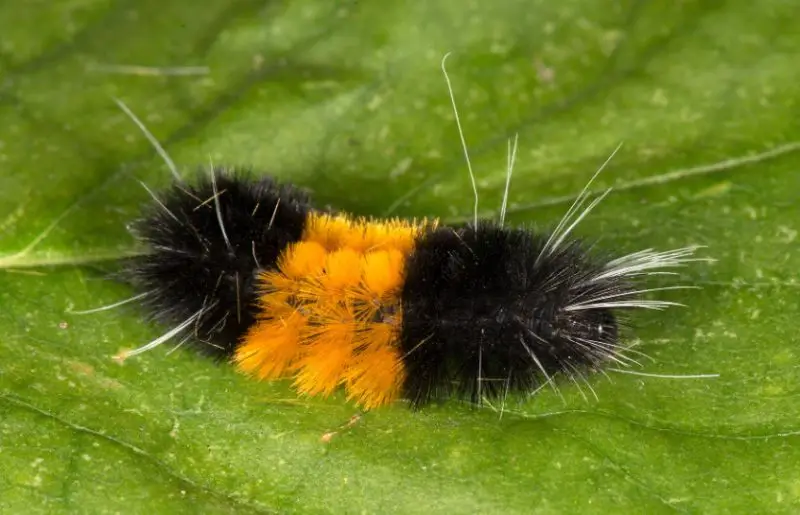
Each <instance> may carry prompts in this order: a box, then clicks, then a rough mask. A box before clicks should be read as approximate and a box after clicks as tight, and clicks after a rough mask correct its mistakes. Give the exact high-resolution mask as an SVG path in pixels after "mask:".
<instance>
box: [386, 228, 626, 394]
mask: <svg viewBox="0 0 800 515" xmlns="http://www.w3.org/2000/svg"><path fill="white" fill-rule="evenodd" d="M612 264H613V262H612ZM608 272H609V268H608V264H606V263H602V262H598V261H597V260H596V259H592V257H591V256H590V255H589V253H588V250H587V248H586V247H585V246H584V245H583V244H581V243H580V242H578V241H574V240H573V241H570V242H554V241H553V239H552V238H550V235H549V234H541V235H540V234H534V233H532V232H531V231H529V230H525V229H519V228H517V229H514V228H503V227H501V226H499V225H497V224H492V223H481V224H479V225H478V226H477V228H476V227H474V226H470V227H463V228H459V229H452V228H439V229H436V230H433V231H430V232H428V233H427V234H425V235H423V236H422V237H421V238H420V240H419V241H418V243H417V245H416V246H415V250H414V252H413V254H412V255H411V256H410V258H409V260H408V262H407V265H406V279H405V283H404V287H403V292H402V303H403V329H402V334H401V346H402V348H401V352H402V353H404V355H405V359H404V363H405V366H406V369H407V376H408V379H407V380H406V395H407V396H408V397H409V398H410V399H411V401H412V402H413V403H414V404H421V403H424V402H426V401H427V400H429V399H430V398H431V397H434V398H435V397H439V396H440V395H445V394H448V393H450V392H444V391H438V390H437V389H441V388H443V386H442V385H453V387H452V389H455V390H457V391H458V392H459V393H461V394H466V395H467V396H468V397H470V398H472V399H473V400H479V397H480V396H481V395H482V394H488V395H492V394H497V393H498V392H503V391H504V390H506V389H507V388H509V387H510V388H511V389H522V390H526V389H534V388H536V387H537V385H540V384H542V383H543V382H545V381H548V380H550V378H551V377H552V376H553V375H555V374H557V373H559V372H567V373H578V372H579V371H583V370H586V369H592V368H595V367H596V366H597V365H598V364H600V363H601V362H603V361H605V360H607V359H613V358H615V357H616V354H617V352H618V350H619V347H618V334H617V333H618V323H617V318H616V317H615V315H614V313H613V312H612V309H611V308H612V307H613V306H614V302H610V301H609V299H611V298H614V299H617V298H619V297H623V298H624V297H625V296H626V295H628V294H629V293H631V292H634V290H633V287H632V284H631V283H630V281H628V280H627V279H626V278H625V276H624V274H623V275H614V274H613V273H612V274H609V273H608ZM444 388H445V389H449V388H448V387H447V386H444Z"/></svg>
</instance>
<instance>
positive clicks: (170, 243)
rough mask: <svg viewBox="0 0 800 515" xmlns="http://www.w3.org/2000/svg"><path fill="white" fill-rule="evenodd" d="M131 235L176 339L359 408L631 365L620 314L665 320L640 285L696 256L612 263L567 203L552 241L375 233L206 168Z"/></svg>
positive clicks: (368, 224) (246, 176)
mask: <svg viewBox="0 0 800 515" xmlns="http://www.w3.org/2000/svg"><path fill="white" fill-rule="evenodd" d="M153 197H154V200H155V201H154V202H153V203H152V204H151V205H150V206H149V207H148V208H147V210H146V212H145V214H144V216H143V217H142V218H141V219H139V220H138V221H136V222H135V223H134V224H133V225H132V230H133V232H134V234H135V235H136V236H137V237H138V238H139V239H140V240H141V241H142V242H143V243H144V244H145V246H146V247H147V249H148V250H147V252H146V253H144V254H143V255H140V256H138V257H135V258H132V259H131V260H129V261H128V262H127V264H126V267H125V273H126V275H127V277H128V278H129V279H130V280H131V281H132V283H133V284H134V285H135V286H136V288H137V289H138V290H140V292H141V293H140V295H138V296H137V298H141V300H142V302H143V303H144V305H145V306H146V307H147V308H148V310H149V312H150V314H151V315H152V317H154V318H155V319H157V320H159V321H161V322H163V323H165V324H167V325H169V326H171V327H172V329H171V330H170V331H169V332H168V333H166V334H165V335H164V336H162V337H161V338H158V339H157V340H154V341H153V342H151V343H150V344H148V345H145V346H143V347H140V348H139V349H136V350H134V351H130V352H128V353H127V354H126V355H132V354H136V353H139V352H142V351H144V350H147V349H149V348H152V347H155V346H156V345H159V344H160V343H162V342H164V341H166V340H169V339H173V338H176V339H183V340H191V341H194V342H197V343H199V348H200V349H201V350H203V351H205V352H208V353H210V354H213V355H217V356H220V357H224V358H230V359H231V360H232V361H233V362H234V363H235V365H236V366H237V367H238V368H239V369H240V370H242V371H243V372H246V373H249V374H251V375H253V376H254V377H257V378H259V379H278V378H291V379H292V380H293V382H294V386H295V388H296V389H297V390H298V391H300V392H302V393H305V394H311V395H315V394H321V395H327V394H330V393H331V392H333V391H334V390H335V389H337V388H339V387H344V389H345V390H346V392H347V394H348V397H349V398H350V399H352V400H354V401H355V402H356V403H358V404H359V405H361V406H362V407H364V408H367V409H370V408H375V407H377V406H381V405H384V404H387V403H390V402H392V401H394V400H396V399H398V398H405V399H408V400H409V401H410V402H411V404H412V405H413V406H415V407H417V406H420V405H423V404H425V403H427V402H429V401H430V400H432V399H437V398H442V397H446V396H450V395H453V394H456V395H460V396H464V397H466V398H469V399H471V400H472V401H478V402H479V401H480V400H481V399H482V398H484V397H495V396H499V395H501V394H504V392H508V391H532V390H535V389H536V388H538V387H539V386H541V385H543V384H545V383H547V382H551V381H553V380H554V378H555V376H557V375H559V374H566V375H568V376H570V377H573V378H574V377H576V376H577V377H583V376H584V374H585V373H586V372H591V371H593V370H596V369H598V367H600V366H601V365H602V364H604V363H606V362H609V361H613V362H616V363H618V364H621V365H626V364H628V363H629V361H630V358H629V357H628V356H627V355H626V353H625V350H626V349H625V347H624V346H623V345H622V344H621V343H620V338H619V332H620V328H621V326H622V321H621V320H622V319H621V318H620V313H622V312H624V311H626V310H631V309H640V308H645V309H662V308H664V307H667V306H669V305H672V304H674V303H672V302H667V301H661V300H647V299H644V298H643V296H644V295H645V294H646V292H649V291H653V290H656V289H661V288H654V289H650V290H645V289H642V288H641V287H640V282H641V280H642V279H643V278H645V277H646V276H647V275H649V274H651V273H664V272H663V270H664V269H667V268H674V267H680V266H683V265H684V264H685V263H686V262H688V261H691V260H692V255H693V253H694V251H695V249H696V248H695V247H686V248H681V249H676V250H672V251H667V252H655V251H652V250H644V251H641V252H637V253H633V254H629V255H625V256H622V257H618V258H614V259H608V258H603V257H601V256H600V255H598V254H596V253H594V252H593V251H592V250H591V249H590V248H589V246H588V245H587V244H585V243H583V242H582V241H580V240H578V239H574V238H572V237H570V233H571V231H572V229H573V228H574V227H575V225H576V224H577V223H578V222H579V221H580V220H581V219H582V218H583V216H584V215H585V214H586V213H588V212H589V211H590V210H591V209H592V208H593V207H594V206H595V205H596V204H597V202H598V201H599V200H600V199H599V198H597V199H595V200H594V201H593V202H592V203H591V204H589V205H588V207H584V204H585V202H586V200H587V199H588V198H589V194H588V193H587V190H586V189H584V191H583V192H582V193H581V195H580V196H578V198H577V200H576V201H575V203H574V204H573V206H572V208H570V210H569V211H568V213H567V215H566V216H565V217H564V219H563V220H562V221H561V223H559V224H558V225H557V226H556V227H555V228H554V229H553V230H552V231H548V232H542V233H539V232H536V231H534V230H532V229H528V228H510V227H504V226H503V224H502V223H501V222H493V221H487V220H483V221H477V220H476V221H475V222H474V223H471V224H466V225H463V226H458V227H445V226H442V225H440V224H439V223H438V222H437V221H435V220H410V221H405V220H397V219H393V220H378V219H370V218H360V217H353V216H349V215H346V214H337V213H332V212H329V211H326V210H317V209H315V208H314V207H312V205H311V202H310V199H309V197H308V195H307V194H306V193H304V192H303V191H301V190H300V189H298V188H296V187H293V186H291V185H288V184H280V183H278V182H276V181H275V180H274V179H272V178H269V177H256V176H253V175H252V173H249V172H245V171H241V170H229V169H223V168H214V169H212V170H211V171H210V173H208V172H206V173H204V174H201V175H200V177H199V178H198V180H197V181H195V182H194V183H193V184H189V183H187V182H184V181H182V180H180V179H176V181H175V182H174V184H173V185H172V186H171V187H170V188H168V189H167V190H165V191H164V192H162V193H159V194H154V195H153Z"/></svg>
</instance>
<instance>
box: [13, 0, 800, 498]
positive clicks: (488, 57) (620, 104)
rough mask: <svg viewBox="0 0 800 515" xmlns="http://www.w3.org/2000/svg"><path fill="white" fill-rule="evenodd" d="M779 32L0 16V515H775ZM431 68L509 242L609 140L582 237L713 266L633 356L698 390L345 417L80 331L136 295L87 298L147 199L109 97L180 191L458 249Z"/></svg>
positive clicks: (788, 307) (338, 403) (711, 27)
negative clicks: (695, 255)
mask: <svg viewBox="0 0 800 515" xmlns="http://www.w3.org/2000/svg"><path fill="white" fill-rule="evenodd" d="M796 20H797V5H796V3H794V2H787V1H780V0H764V1H760V2H750V1H745V0H731V1H727V2H704V1H700V0H695V1H692V0H685V1H679V2H644V1H633V0H629V1H625V2H618V1H611V0H594V1H591V0H569V1H563V2H552V1H544V0H538V1H530V0H525V1H523V0H503V1H497V2H467V3H465V2H461V1H455V0H452V1H450V0H447V1H445V0H441V1H438V2H400V1H396V2H355V1H351V2H326V1H315V2H312V1H306V2H266V1H255V0H240V1H230V0H208V1H205V2H202V4H201V3H200V2H178V1H165V0H161V1H150V0H138V1H126V2H121V1H120V2H112V1H108V0H106V1H102V0H75V1H71V2H38V3H35V4H34V6H29V5H28V3H25V5H24V6H23V3H22V2H5V3H4V4H3V5H0V33H2V34H3V41H2V46H1V47H0V76H2V78H3V80H2V83H0V111H2V115H1V116H2V120H3V123H2V125H1V126H0V166H2V171H0V352H2V364H1V365H0V470H2V474H0V511H2V512H3V513H22V512H25V513H34V512H41V513H44V512H47V513H57V512H80V513H99V512H103V513H105V512H108V513H111V512H125V513H179V512H193V513H194V512H204V513H224V512H243V513H248V512H258V513H273V512H278V513H292V512H296V513H448V514H449V513H503V514H508V513H532V512H536V513H608V512H616V513H658V512H665V513H669V512H681V513H683V512H685V513H754V512H759V513H796V512H797V511H798V510H799V509H800V468H798V467H797V463H799V462H800V445H798V440H800V427H798V416H799V415H800V407H798V406H799V405H798V403H797V398H798V395H800V387H799V386H798V370H800V369H799V368H798V359H799V358H800V356H799V355H798V350H797V341H798V339H797V330H796V328H795V326H794V324H795V323H796V322H797V320H798V319H800V301H799V300H798V299H800V295H798V293H800V291H799V290H798V287H800V281H798V273H797V270H800V252H798V250H800V247H799V246H798V243H799V241H800V240H798V231H800V197H799V194H798V192H800V143H798V141H799V140H800V117H799V116H798V112H800V111H798V110H800V102H799V100H800V89H798V87H797V84H798V83H800V66H798V54H797V49H798V48H800V32H798V31H797V21H796ZM447 52H453V54H452V56H451V58H450V59H449V61H448V67H449V71H450V74H451V79H452V82H453V86H454V90H455V96H456V100H457V102H458V105H459V107H460V111H461V112H460V114H461V118H462V123H463V126H464V130H465V134H466V138H467V142H468V144H469V148H470V153H471V157H472V164H473V166H474V168H475V170H476V174H477V179H478V181H477V182H478V188H479V193H480V208H481V213H482V214H485V215H487V216H488V215H492V216H493V215H495V214H496V213H497V209H498V207H499V205H500V202H501V199H502V195H503V189H504V182H505V163H506V152H507V141H508V139H509V138H512V137H513V136H514V135H515V134H517V133H518V134H519V145H520V147H519V153H518V156H517V166H516V168H515V172H514V177H513V182H512V185H511V191H510V206H511V207H510V213H511V215H510V217H509V218H510V221H513V222H514V223H533V224H536V225H537V226H538V227H547V226H549V225H551V224H553V223H554V222H556V221H557V220H558V219H559V218H560V217H561V215H562V214H563V213H564V211H565V210H566V209H567V207H568V206H569V203H570V201H571V199H572V198H573V197H574V195H575V194H576V193H577V192H578V191H580V189H581V188H582V187H583V186H584V184H585V183H586V182H587V181H588V179H589V178H590V177H591V175H592V174H593V173H594V171H595V170H596V169H597V167H598V166H599V165H600V164H601V163H602V162H603V161H604V160H605V159H606V158H607V157H608V156H609V154H611V152H612V151H613V149H614V148H615V147H616V146H617V145H618V143H620V142H622V141H624V145H623V147H622V149H621V150H620V151H619V153H618V154H617V155H616V157H615V158H614V159H613V160H612V162H611V164H610V165H609V167H608V168H607V169H606V170H605V171H604V172H603V174H601V175H600V177H599V178H598V180H597V183H596V184H595V185H594V186H593V188H596V189H597V190H602V189H604V188H605V187H608V186H611V185H614V186H615V187H616V191H615V192H614V193H612V195H611V196H609V197H608V198H607V199H606V200H605V201H604V202H603V204H601V206H600V207H599V208H598V209H597V210H596V211H595V212H593V213H592V215H591V216H590V217H588V218H587V219H586V220H584V221H583V222H582V223H581V225H580V226H579V227H578V229H577V232H578V233H579V234H580V235H583V236H588V237H600V241H599V243H598V245H600V246H601V247H603V248H607V249H610V250H612V251H614V252H632V251H635V250H638V249H641V248H647V247H657V248H672V247H676V246H683V245H688V244H702V245H706V246H707V248H706V249H705V250H704V253H705V255H707V256H711V257H714V258H716V260H717V261H716V262H715V263H713V264H704V263H696V264H693V266H691V267H689V268H687V269H686V271H685V272H686V276H685V277H686V280H687V281H689V282H690V283H693V284H697V285H699V286H701V287H702V289H701V290H688V291H677V292H670V293H671V295H670V296H669V298H670V300H674V301H676V302H682V303H685V304H686V305H687V307H686V308H679V309H671V310H668V311H666V312H663V313H643V314H640V315H638V316H637V317H636V319H635V320H634V322H635V324H636V326H637V332H636V335H637V337H638V338H639V340H638V341H636V342H634V343H637V344H638V346H637V347H636V349H637V350H639V351H641V352H643V353H645V354H647V355H649V356H650V357H652V358H653V360H652V361H650V360H647V359H646V358H645V359H644V361H643V362H642V364H643V368H642V369H640V371H641V372H643V373H648V374H661V375H664V374H671V375H698V374H719V377H718V378H714V379H708V378H705V379H703V378H696V379H691V378H677V379H670V378H665V377H644V376H634V375H629V374H622V373H617V372H614V371H609V372H608V378H606V377H603V376H602V375H596V376H592V377H590V378H589V380H588V383H589V384H585V383H583V384H573V383H571V382H569V381H566V382H565V381H562V382H561V383H559V390H560V394H561V395H557V394H556V392H554V391H552V390H550V389H545V390H542V391H540V392H539V393H538V394H537V395H535V396H534V397H532V398H530V399H522V398H509V399H508V400H507V402H506V403H505V405H504V406H498V405H495V406H490V405H484V406H483V407H482V408H479V409H478V408H475V407H473V406H469V405H466V404H463V403H458V402H455V401H453V402H449V403H445V404H443V405H441V406H434V407H431V408H428V409H425V410H424V411H422V412H419V413H414V412H411V411H409V410H408V409H407V407H406V406H405V405H404V404H402V403H398V404H397V405H394V406H391V407H388V408H385V409H380V410H375V411H372V412H369V413H361V414H359V412H358V411H357V410H356V409H355V408H354V407H353V406H352V405H350V404H348V403H347V402H345V400H344V399H343V398H342V396H341V395H338V396H336V397H335V398H332V399H328V400H320V399H307V398H298V397H297V396H296V395H295V394H294V393H293V391H292V390H291V388H289V386H287V385H286V384H282V383H258V382H254V381H251V380H249V379H248V378H246V377H244V376H241V375H239V374H237V373H236V372H235V371H234V370H233V369H232V367H228V366H224V365H222V366H219V365H216V364H214V363H212V362H210V361H209V360H206V359H203V358H201V357H197V356H195V355H194V354H192V353H191V352H188V351H183V350H179V351H178V352H175V353H172V354H169V355H168V354H167V352H168V349H166V348H160V349H157V350H155V351H152V352H149V353H147V354H145V355H143V356H141V357H139V358H136V359H131V360H129V361H127V362H126V363H125V364H124V365H120V364H118V363H116V362H115V361H114V360H113V359H112V358H111V356H113V355H114V354H115V353H116V352H118V351H119V350H120V349H121V348H126V347H127V348H130V347H135V346H138V345H141V344H142V343H144V342H147V341H150V340H151V339H153V338H154V337H155V336H157V335H159V334H161V333H162V332H164V331H165V328H163V327H154V326H151V325H148V324H145V323H143V322H142V321H141V319H140V316H139V314H138V313H137V312H136V310H135V309H134V308H130V307H126V308H119V309H115V310H109V311H104V312H100V313H96V314H92V315H82V316H81V315H77V314H74V313H71V311H74V310H81V309H87V308H92V307H97V306H102V305H106V304H111V303H114V302H117V301H120V300H122V299H125V298H127V297H129V296H131V295H132V292H131V291H130V290H129V289H128V288H127V287H126V286H125V285H123V284H118V283H115V282H113V281H110V280H108V279H107V277H108V276H107V273H108V272H110V271H113V270H114V269H115V260H116V259H118V258H120V257H123V256H125V255H128V254H130V253H131V252H135V251H136V247H135V244H134V243H135V242H134V241H133V239H132V238H131V236H130V235H129V234H128V233H127V231H126V230H125V224H126V222H128V221H129V220H131V219H132V218H133V217H135V216H136V214H137V213H138V210H139V206H140V205H141V204H142V203H143V202H147V201H148V195H147V192H146V191H145V190H144V189H143V188H141V187H140V185H139V184H138V181H143V182H144V183H146V184H147V185H148V186H149V187H151V188H158V187H161V186H164V185H166V184H168V182H169V180H170V175H169V173H168V172H167V169H166V167H165V166H164V164H163V162H162V161H161V160H160V159H159V157H158V156H157V154H156V153H155V152H154V150H153V148H152V147H151V146H150V145H149V144H148V142H147V140H146V139H145V138H144V136H143V135H142V134H141V133H140V132H139V131H138V129H137V128H136V127H135V126H134V125H133V124H132V123H131V121H130V120H129V119H128V118H127V117H126V116H125V115H124V114H123V113H122V112H121V111H120V110H119V109H118V108H117V107H116V105H115V104H114V103H113V102H112V97H119V98H120V99H122V100H123V101H124V102H125V103H126V104H127V105H129V106H130V107H131V109H132V110H133V111H134V112H136V113H137V115H138V116H139V117H140V118H141V119H142V120H143V121H144V122H145V124H146V125H147V126H148V128H149V129H150V131H152V132H153V133H154V134H155V136H156V137H157V138H158V139H159V140H160V141H161V142H162V144H163V145H164V147H165V148H166V149H167V151H168V152H169V154H170V155H171V156H172V158H173V159H174V160H175V162H176V163H178V165H179V167H180V168H181V169H190V168H193V167H196V166H206V165H207V163H208V162H209V161H213V162H214V163H231V164H252V165H253V166H254V167H256V168H257V169H259V170H264V171H265V172H268V173H271V174H274V175H276V176H279V177H282V178H284V179H287V180H291V181H293V182H295V183H298V184H300V185H303V186H307V187H310V188H312V189H313V190H314V192H315V196H316V199H317V200H318V201H319V203H320V204H331V205H336V206H337V207H340V208H343V209H347V210H350V211H352V212H355V213H360V214H374V215H385V214H393V215H400V216H441V217H443V218H445V219H447V220H454V219H464V218H469V217H471V216H472V202H473V199H472V190H471V186H470V182H469V178H468V175H467V172H466V167H465V165H464V161H463V155H462V151H461V147H460V143H459V139H458V134H457V132H456V127H455V123H454V117H453V113H452V109H451V106H450V100H449V98H448V96H447V90H446V86H445V82H444V80H443V77H442V75H441V71H440V67H439V66H440V61H441V59H442V56H443V55H444V54H445V53H447ZM122 65H137V66H142V67H162V69H161V72H160V74H154V73H150V72H149V69H144V68H133V69H131V68H120V66H122ZM175 67H207V70H208V71H207V73H205V74H203V73H201V74H194V75H176V74H175V70H171V73H172V74H170V73H167V72H170V70H168V69H165V68H175ZM184 71H188V72H192V71H193V70H191V69H189V70H184ZM202 71H203V70H202V69H200V70H197V69H195V70H194V72H202ZM594 393H596V395H597V397H598V399H599V400H597V399H595V398H594ZM584 396H585V397H586V398H584ZM562 397H563V398H562ZM493 408H494V409H493Z"/></svg>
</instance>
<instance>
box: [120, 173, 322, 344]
mask: <svg viewBox="0 0 800 515" xmlns="http://www.w3.org/2000/svg"><path fill="white" fill-rule="evenodd" d="M213 174H214V181H215V182H216V184H214V181H212V178H211V174H210V173H209V172H208V170H204V171H201V172H200V173H198V177H197V180H194V181H191V182H176V183H174V184H173V185H172V186H171V187H170V188H168V189H166V190H165V191H163V192H160V193H159V194H158V201H159V202H160V204H159V202H156V201H153V202H152V203H151V204H149V205H148V206H147V207H146V208H145V212H144V214H143V216H142V218H140V219H139V220H137V221H135V222H134V223H133V224H132V225H131V227H130V230H131V232H132V233H133V234H134V236H136V238H137V239H138V240H140V241H141V242H142V243H143V244H144V245H145V246H146V247H147V250H148V253H147V254H145V255H142V256H137V257H135V258H132V259H129V260H128V261H127V262H126V263H125V267H124V272H123V274H124V276H125V277H126V278H127V279H128V280H129V281H130V282H131V283H133V285H134V286H135V288H136V289H137V290H138V291H140V292H151V293H150V294H149V295H148V296H146V297H145V299H144V301H143V304H144V307H145V309H146V310H147V311H148V312H149V314H150V315H151V317H152V318H153V319H155V320H157V321H159V322H161V323H163V324H165V325H167V326H168V327H175V326H177V325H179V324H181V323H183V322H185V321H186V320H188V319H189V318H190V317H192V316H193V315H195V314H196V313H198V312H201V315H200V316H199V317H198V318H197V320H196V321H195V323H193V324H192V326H191V327H190V328H189V329H187V331H186V334H184V336H189V335H191V338H189V340H190V341H192V342H196V343H198V347H199V348H200V350H202V351H203V352H204V353H208V354H211V355H215V356H219V357H224V356H227V355H230V354H231V353H232V352H233V350H234V349H235V348H236V345H237V343H238V341H239V339H240V338H241V337H242V336H243V335H244V333H245V332H246V331H247V329H248V328H249V327H250V326H251V325H252V324H253V323H254V321H255V314H256V310H257V306H256V300H257V293H258V292H257V289H256V274H257V272H258V271H259V270H264V269H270V268H274V267H275V266H276V262H277V259H278V257H279V256H280V254H281V252H282V251H283V250H284V249H285V248H286V247H287V246H288V245H289V244H291V243H293V242H296V241H299V240H300V238H301V237H302V234H303V230H304V228H305V223H306V218H307V215H308V213H309V211H310V210H311V206H310V203H309V202H310V201H309V198H308V196H307V195H306V193H304V192H303V191H301V190H300V189H298V188H296V187H294V186H291V185H283V184H279V183H278V182H276V181H275V180H273V179H271V178H269V177H258V178H252V177H251V174H250V172H249V171H248V170H241V169H233V170H230V169H225V168H215V169H214V170H213ZM215 191H216V198H215ZM217 205H218V206H219V207H218V208H219V214H218V212H217ZM220 223H221V224H222V225H223V226H224V229H225V230H224V233H223V231H222V230H221V228H220ZM226 236H227V241H226Z"/></svg>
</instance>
